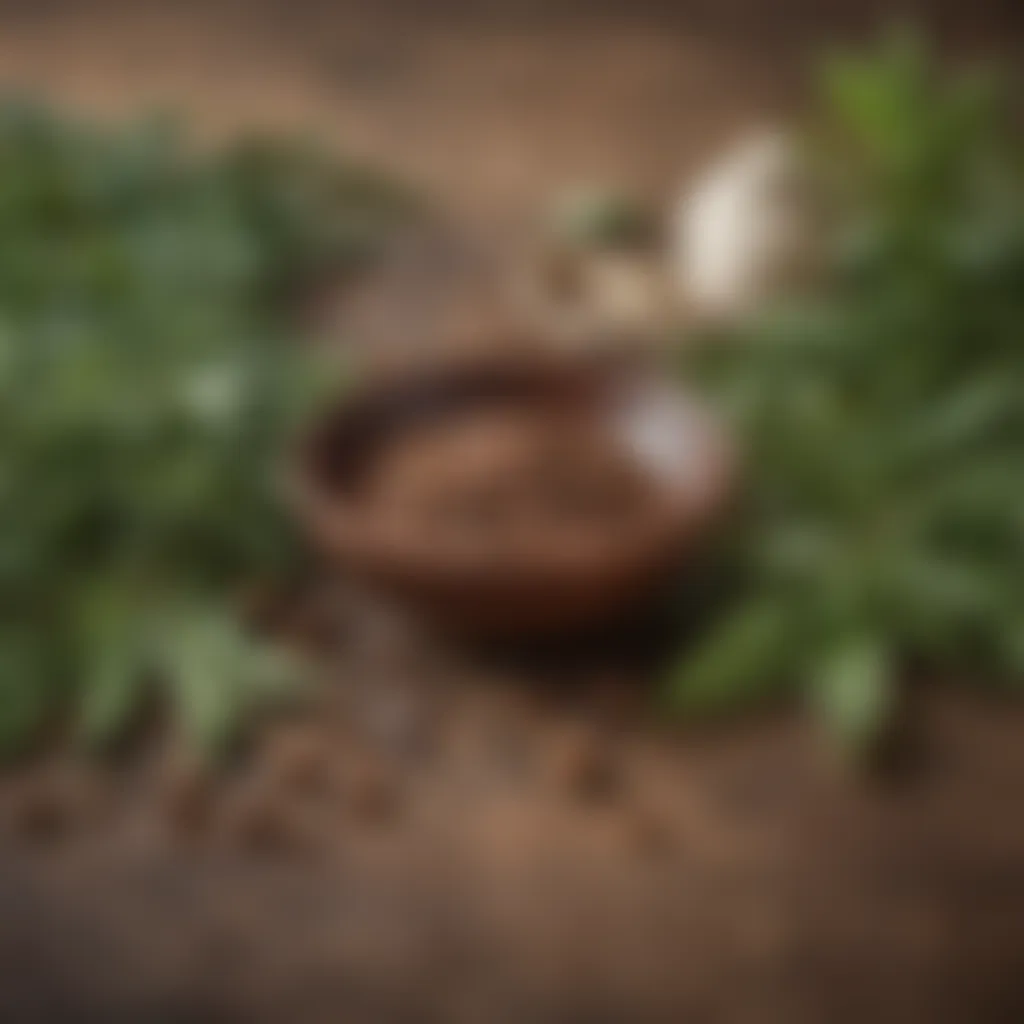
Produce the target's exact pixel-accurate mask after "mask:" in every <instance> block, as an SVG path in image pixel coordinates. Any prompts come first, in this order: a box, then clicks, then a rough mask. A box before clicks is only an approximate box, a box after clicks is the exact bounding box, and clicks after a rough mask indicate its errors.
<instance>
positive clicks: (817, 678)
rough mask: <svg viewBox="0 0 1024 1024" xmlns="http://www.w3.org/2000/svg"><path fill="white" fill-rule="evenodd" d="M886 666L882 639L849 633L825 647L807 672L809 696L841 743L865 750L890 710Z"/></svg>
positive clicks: (887, 657) (884, 647)
mask: <svg viewBox="0 0 1024 1024" xmlns="http://www.w3.org/2000/svg"><path fill="white" fill-rule="evenodd" d="M891 671H892V666H891V663H890V658H889V652H888V650H887V648H886V646H885V644H884V643H883V642H881V641H879V640H878V639H876V638H874V637H868V636H859V637H852V638H850V639H848V640H846V641H843V642H841V643H839V644H837V645H835V646H834V647H832V648H830V649H829V650H828V652H827V653H826V654H825V655H824V656H823V658H822V660H821V662H820V663H819V664H818V665H817V666H816V669H815V671H814V673H813V675H812V676H811V678H810V686H811V698H812V700H813V702H814V705H815V707H816V709H817V711H818V713H819V714H820V715H821V717H822V719H823V721H824V722H825V725H826V726H827V727H828V729H829V731H830V732H831V733H832V735H834V736H835V737H836V738H837V739H838V740H839V742H840V743H841V744H842V745H843V747H844V748H846V749H849V750H851V751H853V752H861V751H865V750H867V749H868V748H869V747H870V745H871V744H872V743H873V742H874V741H875V740H876V739H878V737H879V736H880V735H881V732H882V730H883V728H884V726H885V725H886V723H887V722H888V720H889V717H890V715H891V713H892V710H893V690H892V682H893V680H892V676H891Z"/></svg>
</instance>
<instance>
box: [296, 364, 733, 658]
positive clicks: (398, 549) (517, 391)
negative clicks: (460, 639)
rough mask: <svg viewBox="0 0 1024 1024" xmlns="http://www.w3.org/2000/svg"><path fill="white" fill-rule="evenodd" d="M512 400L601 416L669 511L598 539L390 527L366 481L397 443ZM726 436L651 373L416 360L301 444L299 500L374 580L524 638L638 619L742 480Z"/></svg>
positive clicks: (353, 570) (320, 536) (450, 620)
mask: <svg viewBox="0 0 1024 1024" xmlns="http://www.w3.org/2000/svg"><path fill="white" fill-rule="evenodd" d="M499 406H503V407H506V408H515V409H517V410H520V411H523V410H536V412H537V413H538V415H542V414H544V413H547V412H550V411H551V410H552V409H558V410H561V411H564V410H569V409H571V410H573V411H574V413H575V414H578V415H580V416H583V417H594V418H596V419H595V421H594V422H595V424H599V425H600V427H601V429H602V431H604V432H606V433H607V434H608V435H609V436H611V437H613V438H614V439H615V440H616V442H617V443H618V444H620V445H621V446H622V447H623V448H624V449H625V450H626V451H627V452H628V453H629V456H630V458H631V459H632V460H634V461H635V463H636V464H637V465H638V466H639V467H640V468H641V469H642V471H643V472H644V474H645V479H647V480H649V481H653V489H654V491H655V492H656V493H657V495H658V501H657V503H656V504H657V512H656V514H652V515H650V516H647V517H645V518H644V520H643V523H642V526H641V525H639V524H634V525H632V526H631V527H627V528H623V529H621V530H615V531H613V532H612V533H610V534H609V535H608V536H607V537H605V538H604V540H603V542H602V543H600V544H593V545H589V546H587V545H583V546H579V545H574V544H569V545H565V546H564V547H555V548H549V549H547V550H544V551H536V550H534V551H527V552H524V551H513V550H509V551H497V552H494V551H492V552H491V553H490V554H489V556H488V557H482V556H481V555H480V553H479V552H477V551H473V550H471V549H468V548H467V549H465V550H463V549H459V548H453V547H452V546H451V545H445V544H443V543H439V541H438V538H436V537H434V536H432V535H431V532H430V530H429V529H421V530H412V531H408V530H407V531H402V530H395V529H393V528H391V527H390V526H389V525H388V523H387V518H388V517H387V516H381V515H379V514H375V510H374V509H372V508H370V507H368V506H367V504H366V503H365V502H364V501H363V500H362V498H361V492H360V484H361V481H363V480H365V479H366V477H367V474H368V473H369V472H372V470H373V467H374V464H375V463H376V462H377V460H378V459H379V457H380V455H381V453H382V452H383V451H384V450H385V449H386V447H387V446H388V445H389V444H391V443H393V442H394V441H395V439H396V438H401V437H402V436H406V437H407V436H408V433H407V432H411V431H417V430H422V429H423V428H424V427H425V426H428V425H436V424H437V423H438V421H439V420H441V419H442V418H444V417H457V416H460V415H464V414H465V413H466V412H469V411H474V412H479V411H480V410H481V409H494V408H497V407H499ZM730 467H731V460H730V458H729V456H728V450H727V445H726V443H725V439H724V437H723V435H722V432H721V431H720V429H719V428H718V427H717V425H716V424H715V423H714V421H712V420H711V419H710V418H709V417H708V415H707V414H706V413H705V412H704V411H703V410H702V409H701V408H700V407H699V406H698V405H697V403H695V402H694V401H693V400H692V399H690V398H688V397H687V396H686V395H685V394H683V393H681V392H679V391H678V390H676V389H674V388H672V387H671V386H670V385H669V384H668V383H666V382H665V381H663V380H661V379H658V378H655V377H654V376H652V375H647V374H641V373H635V372H624V371H622V370H618V371H616V370H612V369H609V368H601V367H597V366H590V365H581V364H580V363H578V362H573V363H568V362H564V361H558V360H553V359H540V358H526V357H523V358H508V357H506V358H503V359H500V360H495V359H492V360H490V361H482V360H480V359H479V358H478V359H477V360H475V361H473V362H463V363H455V364H449V365H443V366H438V367H435V368H431V369H422V368H421V369H419V370H416V371H412V372H407V373H406V374H405V375H403V376H396V377H394V378H392V379H390V380H387V381H383V382H381V381H378V382H376V383H371V384H368V385H365V386H363V387H362V388H360V389H359V390H357V391H356V393H354V394H351V395H350V396H348V397H347V398H346V399H345V400H344V401H343V402H341V403H340V404H339V405H338V406H337V407H335V408H334V409H333V410H331V411H330V412H328V414H327V415H325V416H324V417H323V418H322V419H321V420H320V421H319V422H318V423H316V424H315V425H314V427H313V429H312V430H311V431H310V432H309V434H308V436H307V437H306V438H305V439H304V441H303V443H302V444H301V446H300V449H299V452H298V457H297V460H296V464H295V467H294V468H295V472H294V473H293V477H292V487H291V491H292V497H293V501H294V507H295V509H296V511H297V513H298V515H299V517H300V519H301V521H302V523H303V524H304V527H305V529H306V531H307V533H308V535H309V537H310V539H311V540H312V541H313V543H314V545H315V546H316V547H317V548H318V549H319V550H320V551H322V552H323V553H324V554H325V555H326V556H327V557H328V558H330V559H331V560H332V561H333V562H334V563H335V564H336V565H337V567H338V568H339V569H341V570H342V571H344V572H346V573H348V574H349V575H350V576H351V577H353V578H354V579H356V580H357V581H358V582H360V583H361V584H362V585H364V586H365V587H368V588H370V589H371V590H373V591H375V592H377V593H378V594H380V595H381V596H383V597H385V598H387V599H389V600H391V601H393V602H397V603H398V604H399V605H401V606H404V607H405V608H406V609H408V610H409V611H411V612H413V613H415V614H416V615H418V616H420V617H421V618H423V619H426V620H429V622H430V623H432V624H434V625H436V626H438V627H440V628H442V629H444V630H447V631H453V632H456V633H460V634H464V635H465V634H470V635H476V636H478V637H492V638H495V639H497V638H502V639H513V638H517V637H524V638H525V637H530V636H534V637H540V636H556V635H559V634H565V633H569V632H574V631H583V630H586V629H588V628H591V627H598V626H601V625H603V624H607V623H610V622H611V621H613V620H615V619H617V618H620V617H622V616H625V615H626V614H628V613H629V612H631V611H634V610H636V608H637V606H638V604H639V603H640V602H643V601H644V600H646V599H649V598H651V597H652V596H653V595H654V594H655V593H656V592H657V591H658V590H659V589H660V588H661V587H663V586H665V585H666V584H667V583H669V582H670V581H671V579H672V577H673V575H674V574H678V573H679V572H680V570H681V568H682V566H683V565H684V563H685V562H686V560H687V558H688V557H689V556H691V555H693V554H694V553H695V551H696V550H697V549H698V548H699V547H700V545H701V544H702V542H703V541H705V540H706V538H707V536H708V533H709V531H710V530H711V529H713V527H714V526H715V524H716V522H717V521H718V520H719V519H720V518H721V512H722V510H723V507H724V504H725V502H726V500H727V498H728V495H729V491H730V482H731V475H732V474H731V472H730Z"/></svg>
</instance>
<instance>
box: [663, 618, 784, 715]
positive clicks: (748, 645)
mask: <svg viewBox="0 0 1024 1024" xmlns="http://www.w3.org/2000/svg"><path fill="white" fill-rule="evenodd" d="M800 639H801V638H800V636H799V633H798V632H797V631H796V630H795V629H794V622H793V616H792V614H791V612H790V609H789V608H788V607H786V605H785V604H783V603H780V602H763V603H762V602H758V603H754V604H751V605H749V606H747V607H744V608H741V609H739V610H738V611H735V612H733V613H732V614H731V615H730V616H729V617H728V618H727V619H726V621H725V622H724V623H723V624H722V625H720V626H718V627H717V628H716V629H715V630H714V631H713V632H712V633H711V635H710V637H708V638H707V639H705V640H704V641H703V642H702V643H701V644H700V645H699V646H698V648H697V650H696V651H695V652H693V653H691V654H686V655H684V656H683V658H682V661H681V662H680V663H678V664H677V665H676V666H675V667H674V668H673V669H672V670H671V673H670V677H669V681H668V692H667V697H668V701H669V704H670V706H671V707H673V708H674V709H676V710H678V711H681V712H684V713H687V714H714V713H719V712H723V711H728V710H732V709H734V708H736V707H739V706H742V705H743V704H746V703H749V702H750V701H751V700H754V699H757V698H761V697H763V696H765V695H767V694H770V693H773V692H775V691H776V690H777V689H778V688H779V687H780V685H784V684H785V682H786V680H785V678H784V677H781V678H780V669H782V670H785V668H786V667H787V659H788V658H789V657H790V656H791V653H792V650H793V644H794V643H799V642H800Z"/></svg>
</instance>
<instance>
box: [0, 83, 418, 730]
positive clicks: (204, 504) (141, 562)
mask: <svg viewBox="0 0 1024 1024" xmlns="http://www.w3.org/2000/svg"><path fill="white" fill-rule="evenodd" d="M401 205H402V203H401V200H400V197H399V196H398V195H397V193H395V192H394V190H392V189H391V188H389V187H388V186H386V185H384V184H382V183H381V182H380V181H379V180H378V179H376V178H375V177H374V176H373V175H372V174H369V173H366V172H363V171H360V170H356V169H352V168H350V167H348V166H347V165H345V164H341V163H339V162H337V161H335V160H333V159H331V158H329V157H327V156H326V155H323V154H321V153H318V152H315V151H313V150H311V149H309V148H308V147H306V146H305V145H302V144H299V143H295V142H288V141H274V140H269V141H268V140H259V141H245V142H240V143H239V144H237V145H234V146H232V147H229V148H227V149H225V150H222V151H219V152H216V153H208V154H205V155H200V154H198V153H196V152H192V151H190V150H189V148H188V147H186V146H185V145H183V143H182V141H181V139H180V138H178V134H177V132H176V131H175V130H174V127H173V126H172V125H169V124H167V123H166V122H162V121H158V120H154V121H149V122H144V123H140V124H138V125H135V126H132V127H128V128H117V129H113V128H103V127H99V126H97V125H93V124H87V123H83V122H79V121H76V120H71V119H68V118H66V117H64V116H58V115H56V114H54V113H53V112H50V111H48V110H46V109H44V108H41V107H39V106H36V105H33V104H31V103H26V102H23V101H20V100H18V101H14V100H12V101H8V102H6V103H3V104H0V750H13V749H18V748H20V747H22V746H23V745H24V744H25V743H26V742H28V741H29V740H31V739H32V737H33V736H36V735H38V734H39V730H40V728H41V727H42V726H44V725H45V724H46V723H47V722H50V721H53V719H54V718H55V716H56V717H65V718H69V719H70V720H72V721H74V722H76V723H77V727H78V728H79V729H80V730H81V731H82V732H83V733H84V734H85V735H86V736H87V737H88V738H89V739H91V740H94V741H97V742H101V741H105V740H108V739H110V738H112V737H115V736H116V735H117V734H118V733H119V732H120V731H121V730H122V729H123V728H124V727H125V725H126V724H127V723H128V721H129V720H130V719H131V718H132V716H133V715H134V714H135V713H136V711H137V710H138V709H139V707H140V705H141V703H142V702H143V701H144V700H146V699H147V695H148V694H150V693H153V692H158V693H163V694H164V696H165V698H167V702H168V704H170V705H171V706H173V707H174V708H176V709H178V710H179V711H180V713H181V715H182V718H183V719H184V722H185V724H186V725H187V726H188V727H189V728H190V729H191V731H192V732H193V733H194V734H195V735H197V736H198V737H199V738H200V739H201V740H204V741H208V742H211V743H212V742H217V741H219V740H221V739H222V738H223V737H224V735H225V733H226V732H227V730H228V729H229V728H230V727H231V726H232V725H233V723H234V722H235V721H236V720H237V718H238V713H239V711H240V710H242V709H243V708H245V707H247V706H248V705H250V704H251V702H252V701H254V700H259V699H262V698H263V697H264V696H266V695H268V694H272V693H275V692H277V691H279V690H280V688H281V687H282V686H285V685H287V684H288V683H289V682H290V681H291V679H292V678H293V670H292V666H290V665H288V664H287V663H286V662H285V660H284V659H283V657H282V656H281V655H280V654H278V653H275V652H273V651H271V650H269V649H267V648H266V647H265V645H263V644H261V643H259V642H257V640H256V639H255V638H254V637H252V636H250V635H248V634H247V632H246V631H245V629H244V628H243V627H242V626H241V624H240V622H239V620H238V618H237V617H236V616H235V614H234V607H233V603H232V600H231V595H232V594H233V593H234V592H235V591H236V590H237V588H238V587H239V585H240V584H241V583H242V582H243V581H245V580H251V579H259V580H265V579H267V578H268V577H274V576H275V575H277V574H280V573H286V572H288V571H290V569H291V568H292V567H294V565H295V564H296V561H295V560H296V556H297V552H298V547H297V545H296V544H295V542H294V538H293V537H292V536H291V534H290V532H289V529H288V527H287V525H286V522H285V520H284V517H283V516H282V515H281V512H280V509H279V507H278V502H277V500H276V495H275V493H274V472H273V470H274V465H275V460H276V458H277V457H278V455H279V454H280V452H281V449H282V446H283V444H284V442H285V439H286V437H287V436H288V431H289V429H290V426H291V424H293V422H294V420H295V417H296V415H298V414H299V412H300V410H301V409H302V408H303V406H304V403H305V402H306V400H307V398H308V396H309V394H310V386H311V383H312V381H313V380H314V378H315V376H316V373H315V371H314V370H313V369H312V367H311V365H310V361H311V356H310V349H309V347H308V346H304V345H302V344H301V343H300V342H301V337H300V336H299V334H300V332H299V331H298V329H297V327H296V324H295V323H294V322H293V321H294V319H295V318H294V316H293V315H292V314H293V312H294V301H293V300H294V299H295V297H296V295H297V292H298V290H299V289H300V288H301V286H302V285H303V284H304V283H306V282H310V281H313V280H316V279H317V278H319V277H322V276H323V275H325V274H328V273H337V272H338V271H341V270H344V269H345V268H347V267H349V266H351V265H352V264H353V263H354V262H356V261H359V260H362V259H365V258H366V257H367V256H368V255H370V254H371V251H372V249H373V246H374V245H375V244H376V243H377V242H378V241H379V240H380V239H381V238H382V237H383V235H384V232H385V231H386V230H387V229H388V227H390V226H391V225H392V224H394V223H395V220H396V215H397V213H398V211H399V210H400V209H401Z"/></svg>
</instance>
